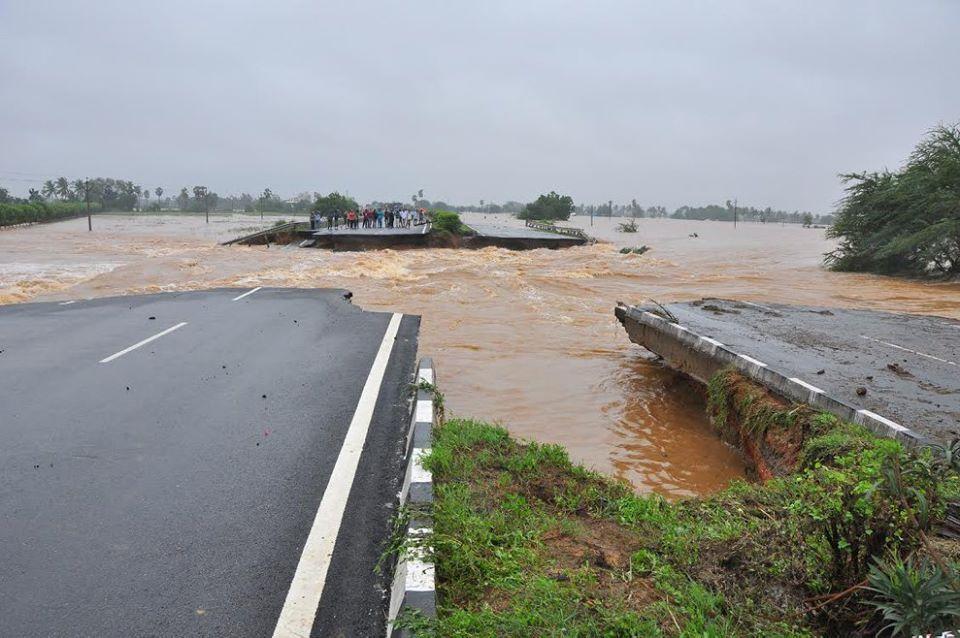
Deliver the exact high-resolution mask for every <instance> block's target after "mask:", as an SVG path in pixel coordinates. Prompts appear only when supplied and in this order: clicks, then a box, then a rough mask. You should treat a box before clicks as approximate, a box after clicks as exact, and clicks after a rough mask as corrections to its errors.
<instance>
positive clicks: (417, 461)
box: [410, 447, 433, 483]
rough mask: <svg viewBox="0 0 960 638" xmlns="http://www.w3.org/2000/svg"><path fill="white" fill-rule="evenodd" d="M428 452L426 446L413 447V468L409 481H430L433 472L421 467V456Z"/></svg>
mask: <svg viewBox="0 0 960 638" xmlns="http://www.w3.org/2000/svg"><path fill="white" fill-rule="evenodd" d="M429 454H430V448H428V447H415V448H413V470H412V471H411V472H410V482H411V483H432V482H433V474H432V473H431V472H430V470H428V469H426V468H425V467H423V457H425V456H428V455H429Z"/></svg>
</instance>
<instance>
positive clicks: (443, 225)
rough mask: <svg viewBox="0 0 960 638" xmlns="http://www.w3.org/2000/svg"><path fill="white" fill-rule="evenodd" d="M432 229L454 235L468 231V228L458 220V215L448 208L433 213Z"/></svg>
mask: <svg viewBox="0 0 960 638" xmlns="http://www.w3.org/2000/svg"><path fill="white" fill-rule="evenodd" d="M433 229H434V230H439V231H445V232H448V233H452V234H454V235H463V234H465V233H467V232H468V231H469V228H468V227H467V226H466V225H465V224H464V223H463V222H462V221H460V215H458V214H456V213H454V212H451V211H448V210H438V211H436V212H434V213H433Z"/></svg>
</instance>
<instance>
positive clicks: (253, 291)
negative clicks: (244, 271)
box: [230, 286, 263, 301]
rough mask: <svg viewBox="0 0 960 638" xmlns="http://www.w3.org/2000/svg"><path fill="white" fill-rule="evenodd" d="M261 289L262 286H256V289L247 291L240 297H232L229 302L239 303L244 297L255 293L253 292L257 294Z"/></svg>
mask: <svg viewBox="0 0 960 638" xmlns="http://www.w3.org/2000/svg"><path fill="white" fill-rule="evenodd" d="M261 288H263V286H257V287H256V288H254V289H253V290H248V291H247V292H245V293H243V294H242V295H237V296H236V297H234V298H233V299H231V300H230V301H240V300H241V299H243V298H244V297H246V296H247V295H252V294H253V293H255V292H257V291H258V290H260V289H261Z"/></svg>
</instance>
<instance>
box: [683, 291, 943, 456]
mask: <svg viewBox="0 0 960 638" xmlns="http://www.w3.org/2000/svg"><path fill="white" fill-rule="evenodd" d="M667 308H668V309H669V310H670V312H671V313H673V314H674V315H676V317H677V319H679V321H680V325H682V326H684V327H686V328H688V329H690V330H692V331H693V332H695V333H697V334H700V335H704V336H708V337H711V338H713V339H716V340H718V341H720V342H722V343H723V344H725V345H726V346H728V347H729V348H730V349H732V350H734V351H736V352H738V353H741V354H745V355H748V356H749V357H752V358H754V359H757V360H759V361H761V362H763V363H765V364H767V365H769V366H771V367H772V368H773V369H775V370H778V371H780V372H782V373H784V374H786V375H788V376H790V377H795V378H799V379H801V380H803V381H804V382H805V383H808V384H810V385H812V386H814V387H816V388H819V389H821V390H823V391H825V392H826V393H827V394H828V395H830V396H833V397H835V398H837V399H840V400H841V401H844V402H846V403H849V404H850V405H853V406H855V407H857V408H858V409H866V410H870V411H872V412H875V413H877V414H880V415H882V416H884V417H887V418H889V419H893V420H894V421H896V422H899V423H901V424H903V425H905V426H907V427H909V428H911V429H912V430H914V431H916V432H918V433H920V434H922V435H924V436H928V437H930V438H933V439H938V440H941V441H949V440H950V439H951V438H953V437H956V436H960V321H957V320H955V319H949V318H945V317H932V316H919V315H909V314H895V313H887V312H877V311H872V310H849V309H841V308H829V309H827V308H818V307H810V306H791V305H785V304H772V303H766V304H757V303H752V302H742V301H728V300H722V299H704V300H701V301H695V302H690V303H682V304H669V305H667ZM858 390H859V391H860V393H858Z"/></svg>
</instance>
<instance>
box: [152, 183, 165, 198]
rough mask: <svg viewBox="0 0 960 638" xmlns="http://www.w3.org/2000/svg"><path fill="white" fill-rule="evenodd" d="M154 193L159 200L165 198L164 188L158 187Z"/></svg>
mask: <svg viewBox="0 0 960 638" xmlns="http://www.w3.org/2000/svg"><path fill="white" fill-rule="evenodd" d="M153 192H154V193H156V194H157V199H160V198H161V197H163V186H157V187H156V188H155V189H153Z"/></svg>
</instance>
